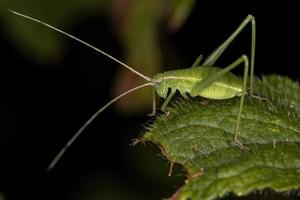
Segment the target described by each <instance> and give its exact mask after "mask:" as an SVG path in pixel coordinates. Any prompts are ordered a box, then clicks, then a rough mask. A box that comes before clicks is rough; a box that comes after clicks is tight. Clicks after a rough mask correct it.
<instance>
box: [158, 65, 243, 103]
mask: <svg viewBox="0 0 300 200" xmlns="http://www.w3.org/2000/svg"><path fill="white" fill-rule="evenodd" d="M220 70H222V69H221V68H218V67H207V66H202V67H194V68H187V69H180V70H172V71H167V72H164V73H161V74H158V75H157V76H155V77H154V79H155V80H156V79H157V78H160V79H162V81H161V82H160V84H159V86H158V87H157V88H156V91H157V93H158V95H159V96H161V97H164V98H165V97H166V94H167V91H168V89H171V90H172V91H176V90H178V91H179V92H180V93H181V94H182V95H185V94H190V95H191V96H193V97H194V96H203V97H205V98H209V99H228V98H232V97H234V96H240V95H241V92H242V81H241V80H240V79H239V78H238V77H236V76H235V75H234V74H232V73H230V72H228V73H227V74H225V75H224V76H222V77H219V78H218V79H217V80H216V81H214V82H213V83H212V84H211V85H210V86H209V87H207V88H205V89H203V90H202V91H200V92H199V93H196V94H193V95H192V94H191V91H192V89H193V88H194V87H196V86H197V84H199V83H200V82H201V81H203V80H204V79H205V78H206V77H208V76H209V75H212V74H215V73H217V72H219V71H220Z"/></svg>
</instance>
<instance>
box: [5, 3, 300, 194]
mask: <svg viewBox="0 0 300 200" xmlns="http://www.w3.org/2000/svg"><path fill="white" fill-rule="evenodd" d="M295 4H296V3H295V2H293V1H284V2H277V3H276V2H273V1H264V2H261V1H258V0H253V1H251V2H249V1H241V0H240V1H237V0H235V1H234V0H228V1H213V0H210V1H209V0H198V1H195V0H143V1H141V0H111V1H108V0H85V1H79V0H60V1H58V0H51V1H50V0H44V1H38V0H27V1H25V0H1V1H0V42H1V43H0V44H1V45H0V49H1V72H0V80H1V84H0V91H1V98H0V119H1V120H0V123H1V135H0V158H1V165H0V166H1V167H0V191H1V192H2V194H3V195H2V196H4V197H5V198H7V199H20V198H27V197H28V198H30V199H85V200H89V199H90V200H93V199H161V198H163V197H170V196H171V195H172V194H173V193H174V192H175V191H176V190H177V189H178V188H179V187H180V186H181V185H182V184H183V183H184V178H185V177H184V170H182V169H181V167H180V166H176V165H175V169H174V172H173V176H172V177H168V176H167V174H168V162H167V161H166V159H164V158H163V156H161V155H160V150H159V149H158V148H157V147H156V146H154V145H152V144H146V146H143V145H140V144H138V145H137V146H134V147H132V146H129V145H130V144H131V143H132V139H135V138H137V137H138V136H139V135H140V134H142V132H143V131H144V128H143V126H147V125H146V124H147V123H151V119H150V118H148V117H147V113H149V112H150V111H151V101H152V99H151V90H150V89H149V88H148V89H143V90H141V91H139V92H136V93H135V94H133V95H129V96H128V97H126V98H124V99H122V100H121V101H119V102H117V103H116V104H115V105H114V106H112V107H110V108H109V109H108V110H107V111H106V112H104V113H102V115H101V116H100V117H99V119H98V120H97V121H96V122H95V123H93V124H92V125H91V126H90V127H89V128H88V129H87V130H86V131H85V132H84V134H83V135H82V137H80V138H79V140H78V141H77V142H76V143H75V144H74V146H72V147H71V148H70V149H69V151H68V152H67V154H66V155H65V156H64V157H63V158H62V160H61V162H59V163H58V165H57V167H56V168H55V169H54V170H53V171H52V172H51V173H46V171H45V169H46V167H47V165H48V164H49V162H50V161H51V159H52V158H53V157H54V156H55V154H56V153H57V152H58V150H59V149H60V148H61V147H62V146H63V145H64V144H65V142H66V141H67V140H68V139H69V138H70V137H71V135H72V134H73V133H74V132H75V131H76V130H77V129H78V128H79V127H80V126H81V125H82V124H83V122H85V120H87V119H88V117H90V115H91V114H93V113H94V112H95V111H96V110H97V109H98V108H100V107H101V106H102V105H104V104H105V103H106V102H107V101H109V100H110V99H111V98H112V97H113V96H116V95H118V94H120V93H121V92H123V91H125V90H127V89H129V88H132V87H134V86H135V85H138V84H140V83H141V82H142V81H143V80H142V79H140V78H139V77H137V76H136V75H134V74H132V73H131V72H129V71H127V70H126V69H123V68H122V67H120V66H119V65H118V64H116V63H114V62H112V61H111V60H109V59H108V58H106V57H104V56H102V55H99V54H97V53H95V52H94V51H92V50H90V49H88V48H87V47H84V46H83V45H81V44H78V43H77V42H75V41H73V40H71V39H68V38H66V37H65V36H63V35H61V34H58V33H56V32H54V31H52V30H50V29H47V28H45V27H42V26H40V25H38V24H35V23H32V22H30V21H27V20H24V19H22V18H20V17H17V16H14V15H12V14H10V13H9V12H8V11H7V9H12V10H15V11H18V12H21V13H24V14H27V15H30V16H32V17H35V18H38V19H40V20H43V21H45V22H47V23H50V24H51V25H54V26H56V27H58V28H61V29H63V30H65V31H67V32H69V33H71V34H73V35H75V36H76V37H79V38H81V39H83V40H84V41H87V42H89V43H91V44H93V45H95V46H96V47H98V48H100V49H102V50H104V51H106V52H107V53H110V54H111V55H113V56H115V57H116V58H118V59H120V60H122V61H124V62H125V63H127V64H129V65H130V66H133V67H134V68H135V69H137V70H138V71H141V72H142V73H144V74H146V75H148V76H152V75H154V74H155V73H157V72H161V71H165V70H171V69H178V68H186V67H189V66H190V65H191V64H192V63H193V61H194V60H195V59H196V57H197V56H198V55H199V54H200V53H201V54H204V56H208V55H209V53H210V52H212V51H213V50H214V48H216V47H217V46H218V45H220V44H221V42H223V41H224V40H225V39H226V38H227V37H228V36H229V34H230V33H231V32H232V31H233V30H235V28H236V27H237V26H238V25H239V23H241V21H242V20H243V19H244V18H245V17H246V16H247V14H253V15H254V16H255V17H256V19H257V59H256V69H255V70H256V74H258V75H259V74H261V73H266V74H269V73H279V74H282V75H288V76H290V77H292V78H294V79H298V78H299V73H298V70H297V68H298V67H297V66H298V61H297V59H296V58H297V56H298V51H297V50H295V49H296V48H297V47H298V44H299V37H298V35H299V31H298V29H297V26H298V19H299V12H298V10H297V6H296V5H295ZM249 52H250V27H248V28H247V29H246V30H245V31H244V32H243V33H242V34H241V36H240V37H239V38H238V39H237V41H236V42H234V43H233V44H232V46H231V47H230V48H229V49H228V51H227V52H226V53H225V54H224V56H222V57H221V59H220V61H218V62H217V66H220V67H224V66H226V65H228V64H229V63H231V62H232V61H233V60H234V59H236V58H237V57H239V56H240V55H241V54H243V53H249ZM240 72H241V69H237V70H236V71H235V73H236V74H239V73H240ZM0 196H1V195H0ZM253 198H256V197H253ZM274 198H275V197H274Z"/></svg>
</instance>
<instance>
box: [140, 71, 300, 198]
mask: <svg viewBox="0 0 300 200" xmlns="http://www.w3.org/2000/svg"><path fill="white" fill-rule="evenodd" d="M255 92H256V94H257V95H258V96H260V97H266V98H267V99H262V98H255V97H250V96H248V97H247V98H246V101H245V104H244V107H243V111H242V116H241V123H240V131H239V136H238V139H239V141H240V142H241V143H242V144H244V145H245V146H247V147H248V148H249V150H241V149H240V148H239V146H238V145H237V144H236V143H235V142H233V132H234V128H235V125H236V118H237V112H238V102H239V98H238V97H237V98H233V99H229V100H221V101H219V100H203V99H202V98H193V99H190V100H179V101H177V102H175V103H173V105H171V106H170V112H169V114H168V115H166V114H162V115H160V116H158V117H157V118H156V119H155V121H154V123H153V124H152V125H151V126H149V128H148V130H147V132H146V133H145V134H144V136H143V138H142V139H143V140H146V141H151V142H153V143H155V144H157V145H158V146H159V147H160V148H161V149H162V151H163V154H164V156H166V157H167V159H168V160H169V161H170V162H171V163H179V164H181V165H183V166H184V168H185V169H186V172H187V180H186V183H185V185H184V186H182V188H180V190H179V191H178V193H177V194H178V199H193V200H194V199H216V198H218V197H224V196H226V195H228V194H230V193H234V194H235V195H238V196H244V195H247V194H249V193H250V192H253V191H256V190H263V189H271V190H274V191H276V192H288V191H291V190H294V189H299V188H300V148H299V144H300V124H299V107H300V105H299V102H300V101H299V99H300V87H299V84H298V83H295V82H293V81H291V80H290V79H288V78H286V77H279V76H264V77H263V78H262V80H256V82H255Z"/></svg>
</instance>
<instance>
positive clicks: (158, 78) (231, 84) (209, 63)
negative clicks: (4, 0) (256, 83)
mask: <svg viewBox="0 0 300 200" xmlns="http://www.w3.org/2000/svg"><path fill="white" fill-rule="evenodd" d="M10 12H11V13H13V14H16V15H18V16H21V17H23V18H26V19H29V20H31V21H34V22H36V23H39V24H42V25H44V26H46V27H48V28H51V29H53V30H55V31H57V32H59V33H62V34H64V35H66V36H68V37H70V38H72V39H74V40H76V41H78V42H80V43H82V44H84V45H86V46H88V47H90V48H92V49H94V50H96V51H97V52H99V53H101V54H103V55H105V56H107V57H108V58H110V59H112V60H113V61H115V62H117V63H118V64H120V65H122V66H123V67H126V68H127V69H129V70H130V71H132V72H133V73H135V74H137V75H138V76H140V77H141V78H143V79H145V80H146V81H147V82H146V83H144V84H142V85H139V86H137V87H135V88H132V89H130V90H128V91H126V92H124V93H123V94H121V95H119V96H117V97H115V98H114V99H112V100H111V101H109V102H108V103H107V104H106V105H104V106H103V107H102V108H100V109H99V110H98V111H97V112H96V113H95V114H94V115H93V116H92V117H91V118H90V119H89V120H88V121H86V122H85V124H83V126H82V127H81V128H80V129H79V130H78V131H77V132H76V133H75V134H74V136H73V137H72V138H71V139H70V140H69V141H68V142H67V144H66V145H65V146H64V147H63V148H62V149H61V150H60V152H59V153H58V154H57V156H56V157H55V158H54V160H53V161H52V162H51V163H50V165H49V167H48V171H49V170H51V169H53V167H54V166H55V165H56V163H57V162H58V161H59V159H60V158H61V157H62V155H63V154H64V153H65V151H66V150H67V149H68V148H69V147H70V146H71V145H72V144H73V143H74V141H75V140H76V139H77V138H78V136H79V135H80V134H81V133H82V132H83V131H84V130H85V129H86V127H87V126H88V125H89V124H90V123H91V122H92V121H93V120H94V119H95V118H96V117H97V116H98V115H99V114H100V113H101V112H103V111H104V110H105V109H106V108H107V107H108V106H110V105H111V104H112V103H113V102H115V101H117V100H118V99H120V98H121V97H123V96H125V95H127V94H129V93H131V92H133V91H136V90H138V89H140V88H144V87H148V86H151V87H153V108H152V113H151V115H154V114H155V113H156V103H155V92H156V94H157V95H158V96H160V97H162V98H164V99H165V101H164V102H163V104H162V106H161V110H162V111H166V108H167V105H168V103H169V102H170V100H171V98H172V97H173V96H174V94H175V93H176V91H179V93H180V94H181V95H182V96H183V97H184V98H188V95H189V96H191V97H196V96H202V97H205V98H208V99H216V100H223V99H229V98H233V97H240V101H239V110H238V114H237V121H236V126H235V129H234V132H233V140H234V141H235V142H236V143H237V144H238V145H239V146H240V148H244V146H243V145H242V143H241V142H239V140H238V133H239V125H240V118H241V113H242V110H243V105H244V97H245V94H246V93H247V94H250V95H252V94H253V76H254V56H255V39H256V25H255V19H254V17H253V16H252V15H248V16H247V17H246V18H245V19H244V20H243V21H242V23H241V24H240V25H239V27H238V28H237V29H236V30H235V31H234V32H233V33H232V34H231V35H230V36H229V37H228V38H227V39H226V40H225V42H224V43H223V44H221V45H220V46H219V47H218V48H217V49H216V50H214V51H213V52H212V53H211V54H210V55H209V56H208V57H207V58H206V59H205V60H204V61H203V62H202V63H201V61H202V55H200V56H199V57H198V58H197V59H196V61H195V62H194V64H193V65H192V66H191V67H189V68H185V69H178V70H172V71H166V72H162V73H158V74H156V75H155V76H154V77H153V78H150V77H148V76H145V75H143V74H141V73H140V72H138V71H136V70H135V69H133V68H131V67H130V66H128V65H126V64H125V63H123V62H121V61H120V60H118V59H116V58H114V57H113V56H111V55H109V54H108V53H106V52H104V51H102V50H100V49H98V48H96V47H94V46H92V45H90V44H88V43H86V42H84V41H82V40H80V39H78V38H76V37H74V36H72V35H70V34H68V33H66V32H64V31H62V30H60V29H58V28H55V27H53V26H51V25H49V24H47V23H45V22H42V21H40V20H37V19H35V18H32V17H29V16H27V15H24V14H21V13H18V12H15V11H11V10H10ZM249 23H251V25H252V32H251V33H252V36H251V57H250V75H249V61H248V57H247V56H246V55H244V54H243V55H242V56H241V57H239V58H238V59H237V60H235V61H234V62H232V64H230V65H228V66H227V67H225V68H219V67H216V66H215V65H214V64H215V62H216V61H217V60H218V58H219V57H220V56H221V55H222V54H223V52H224V51H225V50H226V48H227V47H228V46H229V45H230V44H231V42H232V41H233V40H234V39H235V38H236V37H237V36H238V35H239V33H240V32H241V31H242V30H243V29H244V28H245V27H246V26H247V24H249ZM240 65H242V66H244V72H243V78H242V80H241V79H240V78H238V77H236V76H235V75H234V74H232V73H231V72H230V71H231V70H232V69H234V68H236V67H237V66H240ZM248 76H250V81H249V82H250V87H249V88H250V89H249V92H246V90H247V79H248Z"/></svg>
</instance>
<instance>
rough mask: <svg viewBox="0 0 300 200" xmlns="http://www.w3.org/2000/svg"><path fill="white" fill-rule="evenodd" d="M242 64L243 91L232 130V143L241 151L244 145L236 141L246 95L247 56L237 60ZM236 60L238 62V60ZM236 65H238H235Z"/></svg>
mask: <svg viewBox="0 0 300 200" xmlns="http://www.w3.org/2000/svg"><path fill="white" fill-rule="evenodd" d="M239 59H241V60H242V62H244V74H243V89H242V95H241V99H240V106H239V112H238V116H237V122H236V126H235V130H234V138H233V139H234V141H235V142H236V143H237V144H238V145H239V146H240V147H241V149H243V148H245V147H244V145H243V144H242V143H241V142H240V141H239V140H238V133H239V128H240V120H241V114H242V110H243V106H244V99H245V94H246V89H247V78H248V70H249V66H248V65H249V62H248V58H247V56H242V57H241V58H239ZM239 59H238V60H239ZM237 65H238V64H237Z"/></svg>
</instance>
